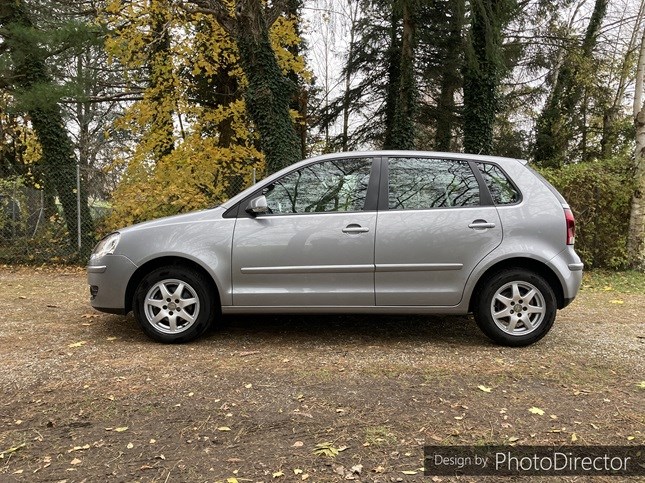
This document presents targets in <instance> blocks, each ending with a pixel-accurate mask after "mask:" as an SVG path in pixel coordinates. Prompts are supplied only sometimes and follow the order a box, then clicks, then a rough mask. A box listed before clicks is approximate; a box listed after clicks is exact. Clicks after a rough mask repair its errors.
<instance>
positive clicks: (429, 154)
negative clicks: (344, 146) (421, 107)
mask: <svg viewBox="0 0 645 483" xmlns="http://www.w3.org/2000/svg"><path fill="white" fill-rule="evenodd" d="M361 156H401V157H414V156H419V157H424V158H444V159H472V160H473V161H491V162H499V161H513V162H516V163H521V164H527V163H528V161H526V160H525V159H518V158H508V157H503V156H490V155H485V154H469V153H447V152H441V151H403V150H378V151H341V152H337V153H330V154H322V155H319V156H315V157H311V158H308V159H305V160H303V161H313V160H316V161H322V160H325V159H334V158H338V157H361ZM301 162H302V161H301ZM296 164H298V163H294V164H293V165H292V166H295V165H296Z"/></svg>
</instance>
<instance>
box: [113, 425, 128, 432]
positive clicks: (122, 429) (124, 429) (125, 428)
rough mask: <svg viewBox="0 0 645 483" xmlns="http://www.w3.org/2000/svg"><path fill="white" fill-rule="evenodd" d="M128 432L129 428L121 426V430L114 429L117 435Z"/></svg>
mask: <svg viewBox="0 0 645 483" xmlns="http://www.w3.org/2000/svg"><path fill="white" fill-rule="evenodd" d="M127 430H128V426H121V427H119V428H114V431H116V432H117V433H122V432H124V431H127Z"/></svg>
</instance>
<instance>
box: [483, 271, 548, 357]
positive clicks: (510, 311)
mask: <svg viewBox="0 0 645 483" xmlns="http://www.w3.org/2000/svg"><path fill="white" fill-rule="evenodd" d="M556 309H557V301H556V298H555V294H554V293H553V289H552V288H551V286H550V285H549V284H548V283H547V282H546V281H545V280H544V279H543V278H542V277H541V276H539V275H537V274H536V273H533V272H529V271H527V270H523V269H519V268H518V269H510V270H505V271H503V272H499V273H497V274H495V275H493V277H492V278H490V279H489V280H488V281H487V282H486V284H485V286H484V288H483V289H482V290H481V291H480V292H479V295H478V297H477V300H476V302H475V307H474V315H475V320H476V321H477V325H478V326H479V328H480V329H481V330H482V331H483V332H484V334H486V335H487V336H488V337H490V338H491V339H492V340H493V341H495V342H497V343H498V344H502V345H508V346H525V345H529V344H532V343H534V342H537V341H538V340H540V339H541V338H542V337H544V336H545V335H546V334H547V332H549V330H550V329H551V327H552V326H553V322H554V321H555V314H556Z"/></svg>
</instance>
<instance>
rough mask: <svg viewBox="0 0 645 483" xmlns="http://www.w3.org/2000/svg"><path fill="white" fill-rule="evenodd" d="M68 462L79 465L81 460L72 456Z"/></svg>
mask: <svg viewBox="0 0 645 483" xmlns="http://www.w3.org/2000/svg"><path fill="white" fill-rule="evenodd" d="M69 464H70V465H80V464H81V460H79V459H78V458H74V459H73V460H72V461H70V462H69Z"/></svg>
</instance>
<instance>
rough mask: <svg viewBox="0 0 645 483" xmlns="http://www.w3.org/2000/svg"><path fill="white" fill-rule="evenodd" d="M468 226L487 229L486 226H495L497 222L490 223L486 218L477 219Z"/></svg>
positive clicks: (474, 228)
mask: <svg viewBox="0 0 645 483" xmlns="http://www.w3.org/2000/svg"><path fill="white" fill-rule="evenodd" d="M468 228H472V229H473V230H485V229H486V228H495V223H489V222H487V221H486V220H475V221H473V222H472V223H471V224H470V225H468Z"/></svg>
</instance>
